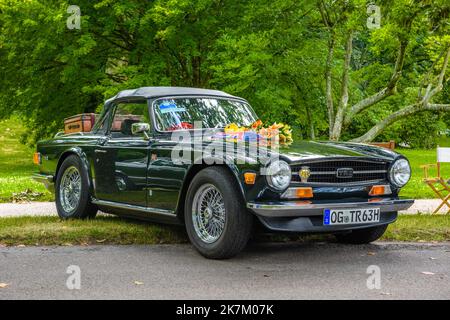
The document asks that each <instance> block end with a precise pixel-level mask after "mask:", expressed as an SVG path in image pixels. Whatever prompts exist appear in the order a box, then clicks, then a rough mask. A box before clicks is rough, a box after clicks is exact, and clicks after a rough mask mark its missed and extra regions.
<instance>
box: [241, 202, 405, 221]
mask: <svg viewBox="0 0 450 320" xmlns="http://www.w3.org/2000/svg"><path fill="white" fill-rule="evenodd" d="M413 203H414V200H411V199H398V198H380V199H355V200H350V201H349V200H331V201H330V200H315V201H276V202H248V203H247V208H248V209H250V210H251V211H253V212H254V213H255V214H256V215H258V216H261V217H274V218H275V217H276V218H280V217H311V216H321V215H323V211H324V210H325V209H340V208H342V209H364V208H370V207H376V208H380V210H381V212H382V213H383V212H398V211H401V210H406V209H408V208H409V207H411V206H412V205H413Z"/></svg>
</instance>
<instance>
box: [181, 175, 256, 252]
mask: <svg viewBox="0 0 450 320" xmlns="http://www.w3.org/2000/svg"><path fill="white" fill-rule="evenodd" d="M184 213H185V223H186V230H187V233H188V236H189V239H190V240H191V243H192V244H193V245H194V247H195V248H196V249H197V251H199V252H200V254H202V255H203V256H205V257H207V258H211V259H226V258H231V257H233V256H235V255H237V254H238V253H239V252H241V251H242V250H243V249H244V248H245V246H246V245H247V242H248V240H249V238H250V235H251V230H252V223H253V216H252V215H251V214H250V213H249V212H248V211H247V210H246V207H245V203H244V200H243V198H242V195H241V194H240V193H239V186H238V184H237V182H236V179H235V178H234V176H233V175H232V174H231V173H230V172H229V171H228V170H227V169H226V168H224V167H209V168H206V169H203V170H202V171H200V172H199V173H198V174H197V175H196V176H195V177H194V179H193V180H192V182H191V184H190V186H189V189H188V191H187V195H186V202H185V212H184Z"/></svg>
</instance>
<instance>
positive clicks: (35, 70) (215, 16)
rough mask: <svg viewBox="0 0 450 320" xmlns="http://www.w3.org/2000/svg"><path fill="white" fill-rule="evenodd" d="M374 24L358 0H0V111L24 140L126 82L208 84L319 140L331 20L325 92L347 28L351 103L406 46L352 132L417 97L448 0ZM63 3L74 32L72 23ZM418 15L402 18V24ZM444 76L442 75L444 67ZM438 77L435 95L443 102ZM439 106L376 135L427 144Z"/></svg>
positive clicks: (402, 2) (443, 125)
mask: <svg viewBox="0 0 450 320" xmlns="http://www.w3.org/2000/svg"><path fill="white" fill-rule="evenodd" d="M374 3H375V4H377V5H379V6H380V7H381V12H382V20H381V28H380V29H376V30H371V29H368V28H367V27H366V21H367V17H368V14H367V10H366V7H367V4H369V2H367V1H361V0H329V1H328V0H323V1H319V0H306V1H298V0H271V1H269V0H252V1H236V0H226V1H224V0H197V1H190V0H154V1H147V0H119V1H113V0H102V1H89V0H77V1H76V3H72V1H70V3H69V1H64V0H0V74H1V77H0V118H9V117H11V116H15V117H20V118H21V119H22V120H23V121H25V123H26V126H27V128H28V130H27V131H26V132H25V134H24V135H23V140H24V141H27V142H28V143H30V144H33V143H34V142H35V141H36V140H38V139H41V138H44V137H49V136H52V135H54V134H55V133H56V132H57V131H58V130H60V129H61V127H62V120H63V119H64V118H65V117H68V116H71V115H73V114H77V113H82V112H94V111H98V110H99V108H100V107H101V105H102V103H103V101H104V100H105V99H107V98H109V97H111V96H113V95H115V94H116V93H117V92H118V91H120V90H122V89H129V88H135V87H141V86H163V85H171V86H193V87H206V88H216V89H220V90H224V91H227V92H229V93H231V94H235V95H239V96H243V97H245V98H246V99H248V100H249V102H250V103H251V104H252V105H253V106H254V108H255V109H256V111H257V113H258V114H259V115H260V117H261V118H262V119H263V120H269V121H283V122H287V123H289V124H291V125H292V126H293V127H294V133H295V135H296V136H297V139H298V138H305V139H306V138H313V139H327V138H328V134H329V132H328V128H329V123H328V119H327V108H326V98H325V85H326V84H325V76H324V75H325V72H326V70H325V64H326V59H327V49H328V48H327V43H328V41H329V39H330V32H329V30H327V28H326V27H325V26H324V25H323V21H322V17H321V13H320V10H319V8H320V6H321V5H325V6H328V7H329V8H331V15H332V20H333V21H334V22H335V28H334V32H335V36H336V42H337V45H336V48H335V55H334V59H333V61H332V62H333V63H332V66H333V73H332V77H333V79H334V82H335V85H334V87H333V98H334V99H335V100H339V94H340V90H341V84H342V83H341V74H342V71H343V68H344V55H345V37H346V32H347V31H348V30H349V29H351V30H352V31H354V32H355V36H354V38H353V52H352V59H351V63H350V80H349V90H350V102H356V101H358V100H359V99H362V98H364V97H367V96H368V95H371V94H373V93H375V92H377V91H378V90H380V88H382V87H383V85H385V83H386V82H387V81H388V80H389V77H390V76H391V73H392V68H393V65H394V63H395V56H396V53H397V43H398V39H401V37H404V38H407V39H408V41H409V45H408V48H407V53H406V59H405V64H404V68H403V71H402V77H401V79H400V81H399V83H398V85H397V87H396V93H398V94H395V95H392V96H390V97H388V98H386V99H385V100H383V101H381V102H380V103H378V104H377V105H376V106H374V107H372V108H369V109H367V110H365V111H364V112H362V113H360V114H358V115H356V116H355V117H354V119H353V120H352V122H351V124H350V125H349V126H348V127H346V128H345V130H344V131H343V133H342V136H341V139H343V140H348V139H352V138H355V137H358V136H360V135H362V134H364V133H365V132H367V131H368V130H369V129H370V128H371V127H372V126H374V125H375V124H377V123H379V122H380V121H381V120H382V119H383V118H385V117H386V116H387V115H389V114H390V113H392V112H395V111H396V110H399V109H401V108H403V107H404V106H405V105H406V104H407V103H410V102H412V101H414V100H415V99H416V95H417V89H418V86H419V84H420V82H421V81H422V79H423V78H424V76H425V75H426V72H427V70H428V69H429V68H430V67H432V66H433V61H434V60H435V59H436V58H437V56H438V55H439V52H440V49H441V48H442V46H445V44H446V43H448V42H449V41H450V36H448V28H449V13H450V4H449V3H448V1H444V0H437V1H427V0H422V1H409V0H380V1H375V2H374ZM69 4H76V5H78V6H79V7H80V8H81V14H82V17H81V29H80V30H69V29H68V28H67V26H66V20H67V18H68V17H69V14H68V13H67V11H66V10H67V8H68V6H69ZM411 16H414V17H415V18H414V20H413V21H412V24H411V26H410V27H408V25H407V24H404V23H403V22H404V21H407V20H408V18H409V17H411ZM447 74H448V72H447ZM449 98H450V88H449V84H448V77H447V75H446V77H445V82H444V87H443V90H442V92H441V93H439V95H438V96H436V99H435V100H436V101H435V102H436V103H448V101H449ZM449 124H450V116H449V114H448V112H446V111H440V112H430V111H424V112H421V113H417V114H415V115H413V116H411V117H408V118H405V119H401V120H400V121H397V122H395V123H394V124H393V125H391V126H389V127H387V128H386V129H385V130H384V131H383V132H382V133H381V135H379V136H378V137H377V138H376V139H377V140H379V141H381V140H391V139H393V140H396V142H397V143H405V144H408V145H410V146H412V147H420V148H431V147H434V146H435V145H436V143H437V141H438V139H439V134H440V133H444V134H445V133H446V131H447V128H448V127H449Z"/></svg>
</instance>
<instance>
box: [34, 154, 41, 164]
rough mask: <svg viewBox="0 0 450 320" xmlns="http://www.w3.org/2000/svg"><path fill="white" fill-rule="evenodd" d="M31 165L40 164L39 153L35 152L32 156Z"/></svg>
mask: <svg viewBox="0 0 450 320" xmlns="http://www.w3.org/2000/svg"><path fill="white" fill-rule="evenodd" d="M33 163H34V164H41V154H40V153H39V152H35V153H34V154H33Z"/></svg>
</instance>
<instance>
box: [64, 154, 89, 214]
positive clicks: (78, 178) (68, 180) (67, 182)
mask: <svg viewBox="0 0 450 320" xmlns="http://www.w3.org/2000/svg"><path fill="white" fill-rule="evenodd" d="M55 190H56V194H55V198H56V209H57V211H58V215H59V217H60V218H61V219H87V218H94V217H95V216H96V214H97V211H98V208H97V206H96V205H94V204H93V203H92V202H91V195H90V191H89V177H88V173H87V171H86V169H85V168H84V167H83V165H82V163H81V160H80V158H79V157H78V156H76V155H71V156H68V157H67V158H66V159H65V160H64V161H63V163H62V164H61V167H60V169H59V171H58V175H57V178H56V188H55Z"/></svg>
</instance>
